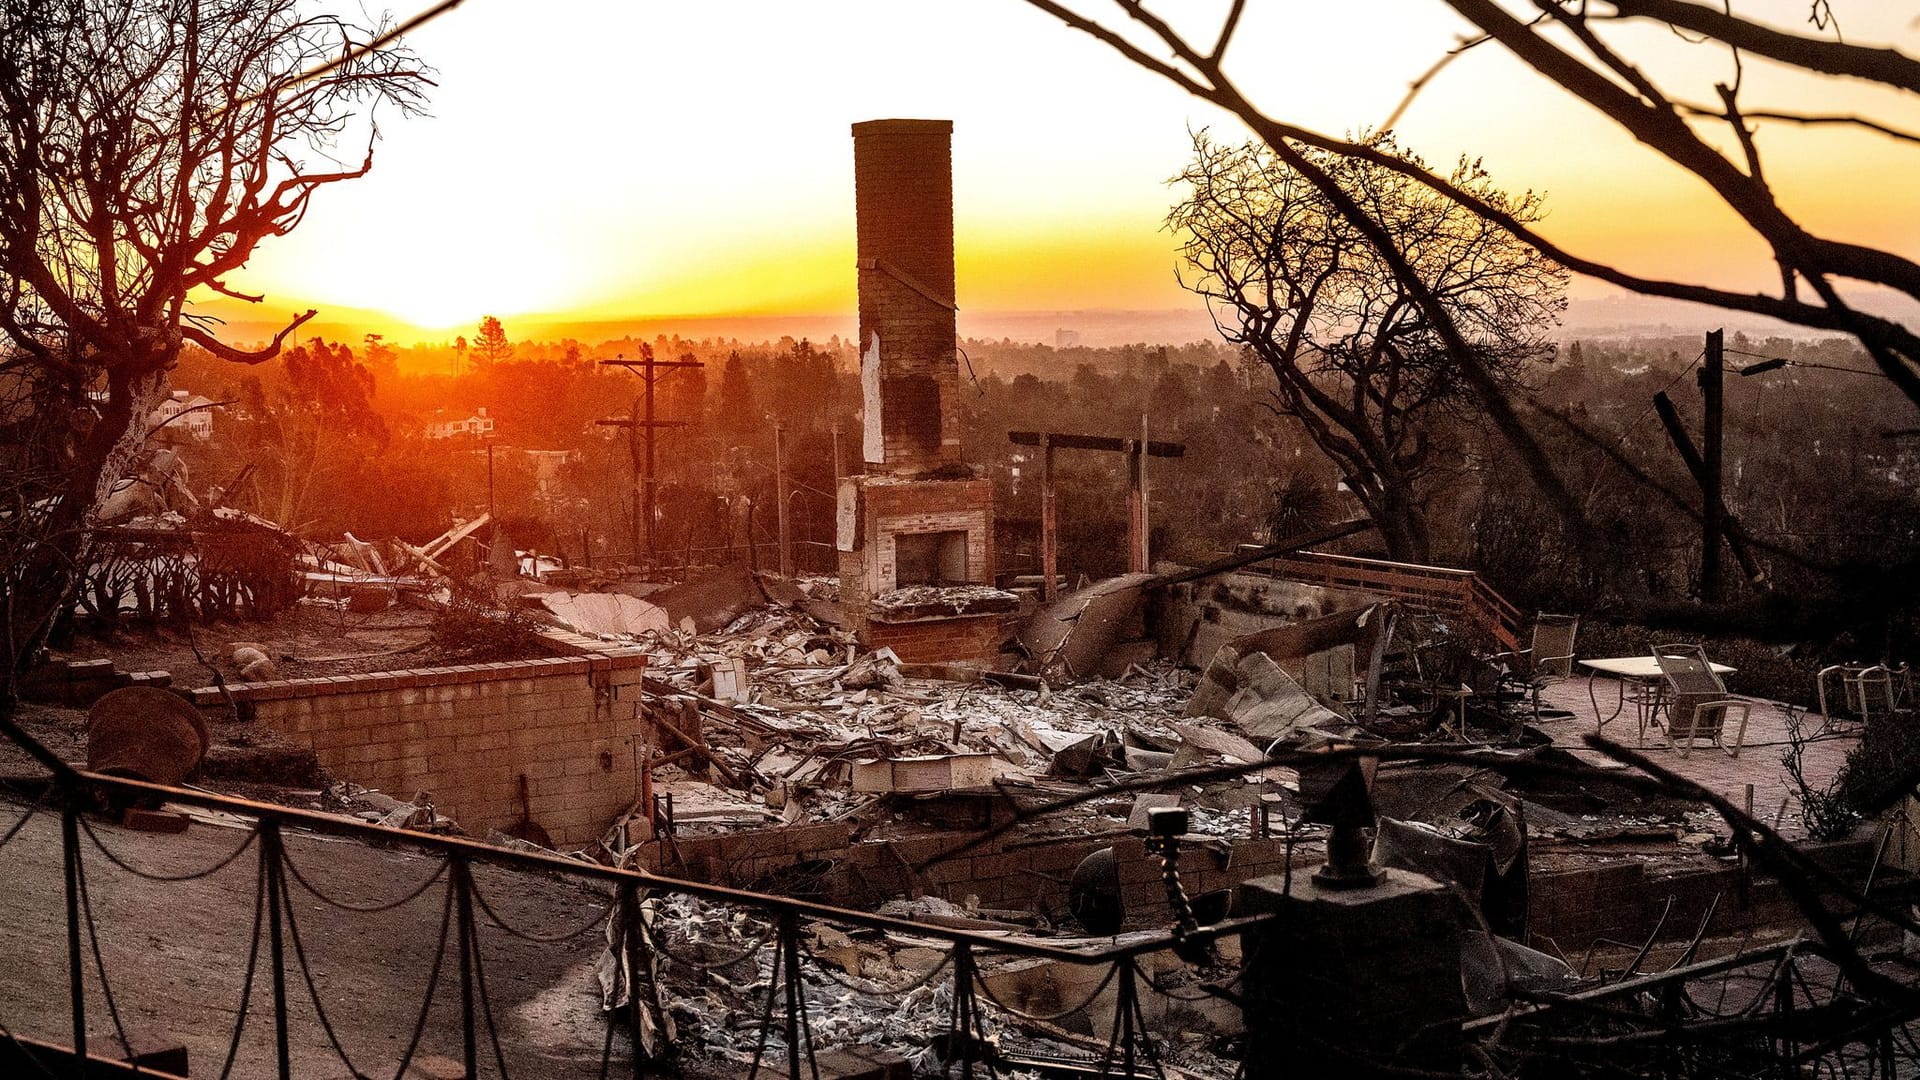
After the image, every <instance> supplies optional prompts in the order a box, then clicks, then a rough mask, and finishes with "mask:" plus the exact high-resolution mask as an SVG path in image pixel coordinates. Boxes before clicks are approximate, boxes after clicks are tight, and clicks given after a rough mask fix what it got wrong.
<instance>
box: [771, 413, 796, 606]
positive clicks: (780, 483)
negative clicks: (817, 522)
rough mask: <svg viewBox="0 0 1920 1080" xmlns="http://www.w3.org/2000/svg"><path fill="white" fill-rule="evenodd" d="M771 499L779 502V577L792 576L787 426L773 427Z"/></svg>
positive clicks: (780, 424) (776, 423)
mask: <svg viewBox="0 0 1920 1080" xmlns="http://www.w3.org/2000/svg"><path fill="white" fill-rule="evenodd" d="M773 497H774V498H776V499H778V500H780V513H779V515H778V521H779V523H780V576H781V577H783V578H790V577H792V576H793V545H792V540H791V533H790V532H789V531H788V529H787V425H785V424H782V423H779V422H775V424H774V425H773Z"/></svg>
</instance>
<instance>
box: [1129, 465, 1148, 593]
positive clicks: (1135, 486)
mask: <svg viewBox="0 0 1920 1080" xmlns="http://www.w3.org/2000/svg"><path fill="white" fill-rule="evenodd" d="M1128 449H1129V450H1132V451H1133V452H1132V453H1130V454H1128V455H1127V458H1128V461H1127V572H1128V573H1130V574H1144V573H1146V572H1147V565H1146V550H1147V538H1146V531H1147V491H1146V479H1147V444H1146V440H1144V439H1142V440H1141V441H1140V443H1139V444H1138V445H1137V446H1136V447H1129V448H1128Z"/></svg>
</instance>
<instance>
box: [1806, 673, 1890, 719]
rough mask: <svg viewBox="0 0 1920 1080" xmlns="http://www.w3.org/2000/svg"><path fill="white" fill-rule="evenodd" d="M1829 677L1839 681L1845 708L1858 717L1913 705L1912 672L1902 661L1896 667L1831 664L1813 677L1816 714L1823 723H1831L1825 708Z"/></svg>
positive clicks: (1887, 713)
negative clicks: (1815, 691) (1817, 705)
mask: <svg viewBox="0 0 1920 1080" xmlns="http://www.w3.org/2000/svg"><path fill="white" fill-rule="evenodd" d="M1830 676H1837V677H1838V679H1839V681H1840V690H1841V694H1842V696H1843V697H1844V698H1845V701H1846V708H1847V711H1848V712H1850V713H1852V714H1853V715H1855V716H1857V717H1859V718H1860V719H1862V720H1872V719H1873V718H1874V716H1875V715H1881V716H1885V715H1890V714H1892V713H1896V712H1906V711H1909V710H1911V709H1912V708H1913V704H1912V698H1913V673H1912V671H1910V670H1909V669H1908V667H1907V665H1906V664H1901V665H1900V666H1899V667H1897V668H1890V667H1887V666H1885V665H1884V664H1868V665H1860V664H1835V665H1833V666H1832V667H1826V668H1821V669H1820V673H1819V674H1818V675H1816V676H1814V680H1813V682H1814V688H1815V689H1816V690H1817V691H1818V692H1819V695H1820V717H1821V719H1822V720H1825V721H1826V722H1827V723H1832V722H1833V714H1832V713H1831V712H1830V711H1828V708H1827V683H1828V679H1829V677H1830Z"/></svg>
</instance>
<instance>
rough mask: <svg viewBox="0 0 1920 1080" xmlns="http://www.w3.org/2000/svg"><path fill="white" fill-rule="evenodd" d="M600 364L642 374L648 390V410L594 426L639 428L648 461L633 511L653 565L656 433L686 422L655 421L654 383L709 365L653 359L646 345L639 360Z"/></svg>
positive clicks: (639, 479)
mask: <svg viewBox="0 0 1920 1080" xmlns="http://www.w3.org/2000/svg"><path fill="white" fill-rule="evenodd" d="M600 363H602V364H604V365H606V366H608V367H623V368H626V369H627V370H628V371H631V372H633V373H635V374H637V375H639V376H640V380H641V383H642V385H643V386H644V387H645V392H644V393H643V394H642V401H643V402H644V406H645V408H644V411H643V412H642V414H641V415H640V416H636V417H630V418H628V419H626V420H598V421H595V423H598V424H600V425H601V426H603V427H623V428H629V429H637V430H638V432H639V433H640V435H641V436H642V438H643V439H644V440H645V444H646V461H645V464H644V467H643V468H641V469H638V470H636V472H638V474H639V475H638V476H637V477H636V478H635V479H636V480H637V482H638V486H639V488H640V490H639V492H637V494H638V496H639V500H638V501H639V505H638V506H636V507H635V508H634V514H635V517H637V518H638V519H639V520H640V521H641V522H642V523H643V524H642V525H641V529H642V535H643V536H644V538H645V541H644V544H645V550H646V553H647V565H648V566H652V565H653V564H654V561H655V560H654V554H655V552H654V529H653V519H654V512H655V505H656V503H657V502H658V496H659V484H660V481H659V478H658V477H657V476H655V475H654V471H653V438H654V436H653V433H654V429H656V428H663V427H685V426H686V421H684V420H659V419H655V417H654V409H653V388H654V386H655V384H657V383H658V382H659V381H660V380H661V379H662V378H664V377H665V376H666V375H669V374H672V372H673V369H675V368H698V367H705V366H706V365H705V364H702V363H701V362H700V361H698V360H656V359H654V357H653V346H651V345H644V344H643V345H641V346H640V359H638V360H628V359H627V358H626V357H625V356H619V357H616V358H614V359H612V360H602V361H600ZM638 541H639V538H636V542H638Z"/></svg>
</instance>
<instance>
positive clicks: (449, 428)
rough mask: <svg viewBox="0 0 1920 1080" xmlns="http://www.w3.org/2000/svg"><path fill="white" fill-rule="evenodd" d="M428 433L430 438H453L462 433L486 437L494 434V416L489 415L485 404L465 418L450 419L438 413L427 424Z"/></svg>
mask: <svg viewBox="0 0 1920 1080" xmlns="http://www.w3.org/2000/svg"><path fill="white" fill-rule="evenodd" d="M426 435H427V438H429V439H452V438H456V437H458V436H461V435H471V436H473V437H474V438H476V439H485V438H488V437H490V436H492V435H493V417H491V416H488V415H487V407H486V406H485V405H482V406H480V408H479V409H478V410H477V411H475V412H474V414H473V415H472V416H469V417H467V418H466V419H465V420H449V419H447V418H446V416H444V415H442V414H439V413H436V414H435V415H434V418H433V420H432V421H431V422H430V423H428V424H427V431H426Z"/></svg>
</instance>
